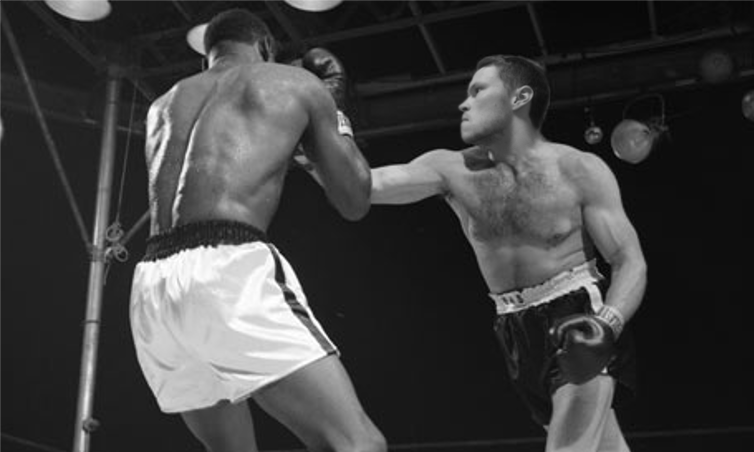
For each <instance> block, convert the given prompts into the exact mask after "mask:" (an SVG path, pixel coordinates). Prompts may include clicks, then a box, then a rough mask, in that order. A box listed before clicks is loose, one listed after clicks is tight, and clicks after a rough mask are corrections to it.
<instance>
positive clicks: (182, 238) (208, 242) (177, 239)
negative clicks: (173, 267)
mask: <svg viewBox="0 0 754 452" xmlns="http://www.w3.org/2000/svg"><path fill="white" fill-rule="evenodd" d="M259 241H261V242H268V240H267V235H266V234H265V233H264V231H262V230H260V229H258V228H256V227H254V226H252V225H250V224H247V223H241V222H238V221H229V220H209V221H200V222H195V223H188V224H183V225H180V226H176V227H174V228H172V229H170V230H168V231H165V232H163V233H161V234H158V235H153V236H152V237H149V238H148V239H147V251H146V253H145V254H144V257H143V258H142V261H154V260H157V259H164V258H166V257H168V256H171V255H173V254H176V253H179V252H181V251H183V250H189V249H192V248H198V247H200V246H217V245H240V244H242V243H249V242H259Z"/></svg>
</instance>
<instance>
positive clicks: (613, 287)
mask: <svg viewBox="0 0 754 452" xmlns="http://www.w3.org/2000/svg"><path fill="white" fill-rule="evenodd" d="M610 269H611V283H610V288H609V289H608V291H607V298H606V300H605V304H606V305H608V306H612V307H614V308H616V309H617V310H618V311H619V312H620V314H621V315H622V316H623V319H624V320H625V322H628V321H629V320H630V319H631V318H632V317H633V315H634V313H635V312H636V311H637V310H638V309H639V306H640V305H641V302H642V299H643V298H644V290H645V288H646V285H647V266H646V262H645V261H644V258H643V256H641V255H640V254H637V255H631V256H625V257H620V258H618V259H615V260H613V261H612V262H610Z"/></svg>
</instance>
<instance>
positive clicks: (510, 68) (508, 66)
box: [476, 55, 550, 129]
mask: <svg viewBox="0 0 754 452" xmlns="http://www.w3.org/2000/svg"><path fill="white" fill-rule="evenodd" d="M487 66H495V67H496V68H497V69H498V75H499V76H500V79H501V80H502V81H503V83H505V84H506V86H507V87H508V88H509V89H516V88H519V87H521V86H525V85H526V86H530V87H531V89H532V90H533V91H534V98H533V99H532V101H531V109H530V110H529V117H530V118H531V122H532V125H534V127H536V128H537V129H539V128H541V127H542V123H543V122H544V121H545V116H546V115H547V109H548V108H549V106H550V84H549V82H548V81H547V74H546V73H545V68H544V66H542V65H541V64H539V63H537V62H536V61H534V60H530V59H528V58H524V57H521V56H515V55H491V56H487V57H484V58H482V59H481V60H479V62H478V63H477V66H476V68H477V70H479V69H481V68H483V67H487Z"/></svg>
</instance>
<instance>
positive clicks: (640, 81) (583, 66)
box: [1, 0, 754, 452]
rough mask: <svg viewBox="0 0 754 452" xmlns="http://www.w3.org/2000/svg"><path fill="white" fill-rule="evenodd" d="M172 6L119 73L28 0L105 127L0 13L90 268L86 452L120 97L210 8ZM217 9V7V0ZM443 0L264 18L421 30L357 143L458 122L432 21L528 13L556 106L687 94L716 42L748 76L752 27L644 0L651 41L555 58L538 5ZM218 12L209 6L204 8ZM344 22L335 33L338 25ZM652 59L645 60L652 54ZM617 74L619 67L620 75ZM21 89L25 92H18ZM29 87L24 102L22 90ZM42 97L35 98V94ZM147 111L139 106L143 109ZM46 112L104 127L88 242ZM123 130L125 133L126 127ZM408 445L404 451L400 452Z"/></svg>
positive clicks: (361, 30) (366, 89)
mask: <svg viewBox="0 0 754 452" xmlns="http://www.w3.org/2000/svg"><path fill="white" fill-rule="evenodd" d="M171 3H172V5H173V7H174V8H175V11H176V13H177V14H179V15H180V16H181V17H182V18H183V19H184V21H185V23H186V27H178V28H172V29H168V30H163V31H160V32H158V33H149V34H144V35H141V36H137V37H135V38H134V39H133V40H132V41H131V42H130V43H129V45H131V46H135V47H136V48H137V49H138V51H139V54H141V55H149V56H150V57H151V58H153V59H154V60H156V61H157V63H158V64H157V65H151V66H139V67H136V68H133V67H131V68H130V69H129V70H125V69H124V67H125V66H126V65H124V64H122V61H119V60H120V59H121V56H119V55H118V54H117V52H116V53H113V54H109V55H101V54H98V53H96V52H94V51H92V50H91V49H90V46H89V45H88V43H87V39H85V36H84V35H83V34H82V33H80V32H75V31H74V30H75V25H69V26H64V25H63V24H61V22H60V21H59V20H57V19H56V18H55V17H54V16H53V15H52V14H51V13H50V12H49V11H48V10H47V9H46V8H45V7H44V6H43V5H42V4H41V3H40V2H25V4H26V5H27V6H28V8H29V9H30V10H31V11H32V12H33V13H34V14H35V15H36V16H37V17H39V19H41V20H42V21H43V22H44V23H45V24H46V25H47V26H48V27H49V28H50V30H52V31H53V32H54V33H55V34H56V35H57V36H58V37H59V38H60V39H62V40H63V41H65V43H66V44H68V45H69V46H70V48H71V49H73V50H74V51H75V52H76V53H77V54H78V55H79V56H81V58H82V59H83V60H84V61H86V62H87V63H88V64H89V65H91V66H92V67H93V68H95V69H96V70H98V71H101V72H103V73H105V74H106V79H107V89H106V101H105V106H104V111H103V114H102V119H101V121H97V120H92V119H90V118H83V117H81V116H80V114H78V113H77V112H75V111H72V110H68V108H70V105H71V102H69V101H67V100H66V99H71V98H74V99H77V98H80V97H83V95H82V94H81V93H75V92H74V93H71V92H66V90H64V89H62V88H59V87H51V88H50V87H45V86H37V87H36V88H35V87H34V86H33V83H32V80H31V78H30V77H29V74H28V73H27V71H26V68H25V64H24V61H23V58H22V57H21V52H20V49H19V46H18V44H17V42H16V40H15V38H14V35H13V31H12V28H11V25H10V23H9V20H8V19H7V17H6V16H5V14H1V16H2V27H3V31H4V33H5V35H6V36H7V38H8V42H9V44H10V45H11V48H12V50H13V53H14V57H15V58H16V63H17V66H18V68H19V70H20V72H21V80H18V79H17V78H15V77H13V76H10V75H7V74H3V78H4V83H6V84H7V85H6V86H7V87H8V89H4V90H3V92H2V96H3V103H4V104H6V105H8V106H10V107H15V108H16V109H20V110H27V111H28V110H31V111H33V112H34V114H35V115H36V116H37V119H38V120H39V123H40V126H41V127H42V130H43V133H44V136H45V139H46V143H47V146H48V149H49V151H50V154H51V157H52V159H53V161H54V162H55V164H56V169H57V170H58V173H59V175H60V177H61V182H62V184H63V187H64V189H65V192H66V195H67V197H68V201H69V203H70V204H71V208H72V210H73V214H74V218H75V220H76V223H77V225H78V227H79V230H80V233H81V238H82V240H83V241H84V243H85V244H86V246H87V247H88V248H89V251H90V268H89V282H88V290H87V292H88V295H87V305H86V313H85V319H84V322H83V325H84V331H83V341H82V358H81V368H80V379H79V397H78V403H77V416H76V424H75V437H74V446H73V450H74V451H75V452H86V451H87V450H88V449H89V440H90V435H91V433H92V432H93V431H94V429H95V428H96V427H97V421H96V420H95V419H94V418H93V416H92V404H93V398H94V390H95V381H96V363H97V352H98V341H99V330H100V317H101V304H102V297H103V274H104V271H105V266H106V264H107V261H108V259H109V253H108V243H107V238H106V229H107V227H108V222H109V218H110V198H111V192H112V180H113V169H114V166H115V165H114V157H115V141H116V133H117V132H118V131H119V130H120V131H127V132H131V133H136V134H143V132H142V131H141V130H142V124H141V123H138V124H137V127H135V128H134V126H133V125H132V124H128V125H124V124H121V123H119V120H118V118H119V116H121V117H122V116H124V115H120V114H119V112H120V110H121V106H120V100H119V99H120V92H121V88H122V83H123V81H124V80H127V81H129V82H131V83H132V84H133V85H134V86H135V87H136V89H138V90H139V92H140V93H141V94H142V95H143V96H144V98H145V99H147V100H148V101H151V100H153V99H154V98H155V97H156V95H157V89H156V88H155V87H154V86H152V84H151V83H150V82H149V81H148V80H149V79H151V78H155V77H176V78H177V77H180V76H182V75H184V74H187V73H188V72H192V71H195V70H196V69H197V59H196V57H191V58H188V59H187V58H185V56H184V58H183V59H179V60H174V59H171V56H170V55H169V54H166V53H165V52H163V51H162V50H161V48H162V47H163V46H165V45H166V42H167V45H172V46H179V45H185V43H184V42H183V39H184V36H185V32H186V30H187V27H188V26H189V25H190V24H192V23H195V22H197V19H198V18H199V17H201V16H204V15H206V12H201V13H199V14H192V13H191V12H190V11H189V9H188V8H187V7H186V5H185V3H186V2H185V1H179V0H172V1H171ZM217 3H218V4H219V3H222V2H217ZM434 3H446V4H447V5H446V6H447V8H445V9H440V10H439V11H436V12H432V13H423V12H422V9H421V7H420V5H419V2H417V1H415V0H410V1H408V2H395V9H396V11H394V12H392V13H391V12H385V11H379V10H377V9H375V8H374V7H373V5H367V6H366V7H367V8H369V9H370V11H371V13H372V14H374V16H375V17H376V18H377V19H378V20H379V21H380V22H379V23H377V24H375V25H368V26H363V27H358V28H351V29H343V30H339V31H331V32H326V33H322V34H316V35H307V33H305V32H304V31H303V30H301V29H300V28H299V26H298V25H297V23H296V22H295V21H294V20H292V18H291V17H289V15H288V14H287V13H286V11H285V10H284V9H283V8H282V7H281V5H280V4H279V3H276V2H274V1H267V2H265V7H266V10H265V11H266V15H267V16H268V17H265V19H268V20H270V19H271V20H274V21H275V22H276V23H277V24H278V25H279V27H280V28H281V29H282V30H283V31H284V32H285V34H286V37H287V39H288V40H289V41H290V42H291V43H293V44H294V45H304V46H315V45H327V44H328V43H333V42H339V41H344V40H350V39H354V38H359V37H365V36H373V35H378V34H382V33H389V32H393V31H397V30H403V29H408V28H414V27H415V28H417V29H418V30H419V32H420V33H421V36H422V39H423V41H424V43H425V45H426V49H427V51H428V52H429V54H430V56H431V58H432V61H433V62H434V65H435V66H436V70H437V75H436V76H433V77H429V78H427V79H424V80H418V81H403V82H380V81H373V82H367V83H363V84H361V85H359V86H357V90H356V91H357V98H358V103H359V106H360V111H361V116H362V118H361V119H362V121H363V122H364V123H365V124H366V127H365V128H364V129H363V130H362V131H361V133H360V134H359V138H360V139H371V138H377V137H382V136H389V135H396V134H402V133H407V132H409V131H412V132H415V131H418V130H426V129H434V128H440V127H446V126H448V125H449V124H451V123H455V122H457V119H456V116H457V115H456V109H455V107H456V103H457V100H458V99H459V98H462V97H463V92H464V91H465V83H466V82H467V80H468V78H469V77H470V73H469V72H462V73H451V72H450V71H448V69H447V64H446V61H445V58H444V56H443V51H442V49H441V48H440V47H439V46H438V44H437V41H436V37H435V36H434V35H433V34H432V32H431V30H430V28H429V26H428V25H429V24H433V23H439V22H443V21H447V20H452V19H458V18H460V17H470V16H475V15H483V14H486V13H489V12H492V11H498V10H503V9H510V8H515V7H524V8H526V12H527V14H528V17H529V20H530V22H531V26H532V28H533V30H534V34H535V36H536V41H537V45H538V48H539V51H540V53H541V55H540V56H539V59H540V60H541V61H542V62H544V63H545V64H546V65H548V67H550V68H551V69H550V76H551V78H552V84H553V86H554V89H553V91H554V92H556V93H559V96H558V97H557V98H556V99H555V102H554V104H553V108H560V107H566V106H573V105H578V104H585V103H589V102H594V101H596V100H602V101H605V100H614V99H621V98H628V97H631V96H634V95H636V94H639V93H641V92H647V91H653V90H654V91H657V90H664V89H683V88H684V87H689V86H693V85H696V84H698V83H700V81H699V80H698V78H697V77H696V75H695V73H694V71H695V70H696V61H697V58H698V57H697V55H698V52H699V49H700V48H702V47H703V46H706V45H707V43H708V42H710V41H712V40H715V41H719V42H720V43H722V44H723V45H724V46H725V47H726V48H727V49H728V50H729V51H730V52H731V53H732V54H733V56H734V58H736V59H737V61H739V62H740V64H739V67H738V75H737V76H738V77H739V78H754V61H752V57H751V55H754V44H752V39H751V35H752V28H751V27H738V28H730V27H722V28H719V29H716V30H707V31H705V32H704V33H694V34H691V35H687V36H661V35H660V34H659V33H658V26H657V18H656V10H655V2H654V1H653V0H648V1H647V2H646V5H647V20H648V22H649V28H650V30H651V33H650V36H649V37H648V38H647V39H645V40H642V41H639V42H627V43H620V44H617V45H611V46H607V47H603V48H597V49H589V50H585V51H583V52H580V53H578V54H571V55H556V54H553V53H552V52H551V51H550V50H549V43H548V41H547V38H546V35H545V34H544V33H543V31H542V26H541V23H540V20H539V18H538V14H537V11H536V7H535V3H536V2H522V1H508V2H486V3H480V4H475V5H473V6H467V7H462V8H461V7H459V8H454V7H453V6H458V5H459V4H460V3H462V2H459V1H453V2H434ZM405 7H408V8H409V10H410V13H411V16H410V17H407V18H405V17H404V18H400V17H398V16H399V14H398V13H397V11H398V9H399V8H405ZM214 8H216V6H213V7H211V8H209V9H210V10H212V9H214ZM356 8H357V5H355V4H351V5H347V7H345V8H343V9H342V11H341V12H340V14H339V17H338V18H337V19H336V20H335V26H336V27H338V28H341V27H342V26H343V24H345V23H347V22H348V20H349V17H350V16H351V15H352V14H354V11H355V9H356ZM339 26H340V27H339ZM649 53H651V54H649ZM643 65H646V66H651V67H653V68H655V69H656V68H668V69H669V68H672V69H673V70H674V72H675V76H674V77H671V78H663V79H659V78H658V77H657V75H656V71H655V72H650V71H644V72H641V71H640V72H639V73H637V74H636V76H635V79H634V80H632V85H633V86H634V87H635V88H626V87H625V83H624V82H625V80H619V81H617V82H616V83H612V84H611V83H610V82H609V77H605V76H606V75H609V74H611V73H614V72H615V71H616V67H618V68H620V67H622V66H623V67H627V66H631V67H636V66H643ZM618 70H619V69H618ZM574 72H579V74H580V76H581V77H582V78H584V79H596V78H600V77H601V76H602V77H603V78H605V79H606V80H608V81H606V82H604V83H602V85H601V86H599V87H598V88H596V89H595V88H593V87H588V86H582V87H579V88H574V87H573V77H574ZM21 85H23V87H24V89H21ZM23 91H26V94H27V96H28V100H27V99H25V97H24V96H23V95H21V94H20V93H21V92H23ZM38 93H41V95H39V94H38ZM397 102H401V103H403V104H404V105H409V106H412V107H410V108H403V109H402V113H401V114H396V109H395V108H393V106H394V105H395V104H396V103H397ZM145 110H146V105H141V111H142V112H143V111H145ZM45 116H49V117H53V118H57V119H63V120H67V121H73V122H75V123H77V124H80V125H89V126H94V127H101V128H102V136H101V148H100V163H99V174H98V185H97V197H96V206H95V218H94V223H93V231H92V233H91V239H89V233H88V232H87V230H86V227H85V226H84V221H83V219H82V217H81V213H80V212H79V209H78V207H77V205H76V201H75V199H74V197H73V194H72V192H71V190H70V186H69V185H68V182H67V179H66V176H65V172H64V170H63V168H62V165H61V164H60V158H59V156H58V153H57V150H56V148H55V144H54V141H53V140H52V138H51V137H50V134H49V131H48V130H47V125H46V121H45ZM129 127H130V128H131V129H130V130H129ZM146 219H147V215H146V214H145V215H144V216H142V217H141V219H140V220H139V221H138V222H137V223H136V224H135V225H134V226H133V228H132V229H131V230H130V231H129V232H128V234H126V236H125V241H128V239H130V237H131V236H132V235H133V233H134V232H135V231H136V230H137V229H139V228H140V227H141V226H143V224H145V222H146ZM408 449H410V447H408V446H407V447H406V450H408Z"/></svg>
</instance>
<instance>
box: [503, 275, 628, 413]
mask: <svg viewBox="0 0 754 452" xmlns="http://www.w3.org/2000/svg"><path fill="white" fill-rule="evenodd" d="M606 290H607V284H606V282H605V280H604V278H603V277H602V275H600V273H599V272H598V270H597V267H596V265H595V262H594V261H591V262H587V263H584V264H582V265H579V266H577V267H574V268H572V269H570V270H568V271H565V272H563V273H560V274H558V275H556V276H554V277H553V278H551V279H549V280H547V281H545V282H544V283H542V284H539V285H536V286H533V287H529V288H526V289H522V290H516V291H511V292H505V293H502V294H490V297H491V298H492V299H493V300H494V301H495V307H496V311H497V319H496V322H495V334H496V336H497V338H498V341H499V342H500V344H501V346H502V348H503V353H504V355H505V361H506V366H507V369H508V375H509V376H510V378H511V381H512V382H513V385H514V387H515V388H516V390H517V392H518V393H519V395H520V396H521V397H522V399H523V401H524V403H525V404H526V405H527V407H528V408H529V410H530V411H531V413H532V416H533V417H534V420H535V421H536V422H538V423H539V424H541V425H548V424H549V422H550V417H551V415H552V394H553V393H554V392H555V391H556V390H557V389H558V388H559V387H561V386H563V385H564V384H566V381H565V379H564V378H563V376H562V375H561V373H560V368H559V367H558V362H557V360H556V358H555V352H556V348H555V346H554V345H553V344H552V343H551V342H550V339H549V330H550V327H551V326H552V325H553V324H554V323H555V321H557V320H558V319H560V318H563V317H566V316H569V315H572V314H580V313H589V314H594V313H596V312H597V311H598V310H599V308H600V307H601V306H603V299H604V296H605V292H606ZM635 356H636V354H635V351H634V344H633V339H632V337H631V334H630V331H628V329H627V330H625V331H624V332H623V334H621V336H620V338H619V340H618V342H617V344H616V357H615V359H614V360H613V361H612V362H611V364H610V365H609V366H608V367H607V368H606V369H605V371H604V372H605V373H606V374H608V375H610V376H612V377H613V378H615V380H616V381H617V382H618V383H619V384H618V385H616V399H621V398H623V397H624V396H625V395H626V393H627V391H626V389H628V390H630V391H628V393H630V392H633V391H634V390H635V387H636V360H635Z"/></svg>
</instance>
